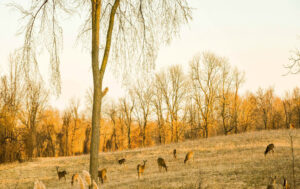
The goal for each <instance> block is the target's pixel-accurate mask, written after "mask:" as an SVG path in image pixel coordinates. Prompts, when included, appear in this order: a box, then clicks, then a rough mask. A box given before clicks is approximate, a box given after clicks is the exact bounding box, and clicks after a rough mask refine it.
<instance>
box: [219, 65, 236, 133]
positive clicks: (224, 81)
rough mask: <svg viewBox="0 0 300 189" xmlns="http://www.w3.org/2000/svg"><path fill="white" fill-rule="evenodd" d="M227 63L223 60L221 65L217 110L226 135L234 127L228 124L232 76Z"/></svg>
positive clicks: (229, 119)
mask: <svg viewBox="0 0 300 189" xmlns="http://www.w3.org/2000/svg"><path fill="white" fill-rule="evenodd" d="M230 71H231V67H230V65H229V63H228V62H227V61H226V60H224V61H223V62H222V63H221V77H220V79H221V85H220V94H219V109H220V115H221V119H222V127H223V132H224V134H225V135H227V134H228V133H229V132H230V131H231V130H232V129H233V128H234V127H232V125H231V124H230V121H231V118H232V117H231V112H230V100H231V99H230V96H231V92H232V83H233V81H232V80H233V79H232V74H231V72H230Z"/></svg>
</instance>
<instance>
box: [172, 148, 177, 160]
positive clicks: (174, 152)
mask: <svg viewBox="0 0 300 189" xmlns="http://www.w3.org/2000/svg"><path fill="white" fill-rule="evenodd" d="M173 156H174V158H175V159H176V158H177V157H176V149H174V150H173Z"/></svg>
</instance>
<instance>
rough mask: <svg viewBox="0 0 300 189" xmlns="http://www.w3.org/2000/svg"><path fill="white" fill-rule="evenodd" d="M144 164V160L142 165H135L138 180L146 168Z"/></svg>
mask: <svg viewBox="0 0 300 189" xmlns="http://www.w3.org/2000/svg"><path fill="white" fill-rule="evenodd" d="M146 162H147V160H144V165H141V164H138V165H137V173H138V177H139V178H140V176H141V174H144V170H145V167H146Z"/></svg>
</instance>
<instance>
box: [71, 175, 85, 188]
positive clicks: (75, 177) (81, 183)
mask: <svg viewBox="0 0 300 189" xmlns="http://www.w3.org/2000/svg"><path fill="white" fill-rule="evenodd" d="M74 182H77V183H79V186H80V189H85V184H84V181H83V179H82V177H81V176H80V175H79V174H78V173H76V174H73V175H72V181H71V185H72V186H73V184H74Z"/></svg>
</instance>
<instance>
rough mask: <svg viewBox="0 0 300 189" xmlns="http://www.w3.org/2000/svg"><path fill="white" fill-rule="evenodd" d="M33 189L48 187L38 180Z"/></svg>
mask: <svg viewBox="0 0 300 189" xmlns="http://www.w3.org/2000/svg"><path fill="white" fill-rule="evenodd" d="M33 189H46V186H45V185H44V183H43V182H42V181H40V180H36V181H35V182H34V186H33Z"/></svg>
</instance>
